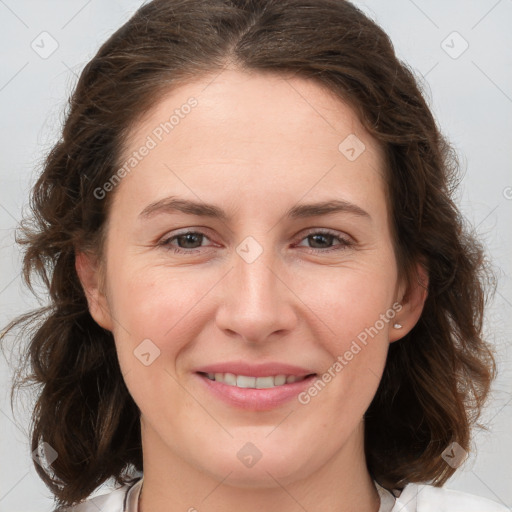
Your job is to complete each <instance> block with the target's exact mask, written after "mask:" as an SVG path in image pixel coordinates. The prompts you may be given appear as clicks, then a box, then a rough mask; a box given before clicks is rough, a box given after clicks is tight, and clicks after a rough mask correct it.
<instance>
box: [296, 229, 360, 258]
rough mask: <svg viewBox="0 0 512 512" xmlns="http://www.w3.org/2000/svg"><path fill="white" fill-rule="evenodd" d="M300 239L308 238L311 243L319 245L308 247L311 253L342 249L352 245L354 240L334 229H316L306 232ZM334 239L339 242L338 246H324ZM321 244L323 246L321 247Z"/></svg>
mask: <svg viewBox="0 0 512 512" xmlns="http://www.w3.org/2000/svg"><path fill="white" fill-rule="evenodd" d="M302 240H309V242H310V243H311V242H312V243H313V245H320V246H321V247H320V248H317V247H313V248H310V249H309V252H312V253H326V252H333V251H342V250H344V249H346V248H347V247H350V246H352V245H354V241H353V240H352V239H351V238H349V237H348V236H343V235H340V234H339V233H337V232H334V231H327V230H317V231H311V232H310V233H308V234H307V235H306V236H305V237H304V238H302ZM335 240H337V241H338V242H339V244H338V246H334V247H327V248H326V247H325V246H326V245H330V244H332V243H333V242H334V241H335ZM322 246H323V247H322Z"/></svg>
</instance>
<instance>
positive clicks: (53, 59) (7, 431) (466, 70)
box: [0, 0, 512, 512]
mask: <svg viewBox="0 0 512 512" xmlns="http://www.w3.org/2000/svg"><path fill="white" fill-rule="evenodd" d="M355 3H356V4H357V5H358V6H360V7H361V8H362V9H363V10H364V11H365V12H367V13H368V14H369V15H370V16H371V17H372V18H373V19H375V20H376V21H377V22H378V23H379V24H380V25H381V26H382V27H383V28H384V29H385V30H386V31H387V32H388V34H389V35H390V37H391V39H392V41H393V43H394V45H395V48H396V50H397V53H398V55H399V57H400V58H401V59H403V60H405V61H406V62H408V63H409V65H410V66H411V67H412V68H413V69H414V70H415V72H416V74H417V75H418V77H419V78H420V79H421V80H422V81H423V83H424V87H425V88H426V91H427V95H428V98H429V102H430V104H431V107H432V109H433V111H434V113H435V116H436V118H437V119H438V121H439V123H440V125H441V127H442V130H443V132H444V133H445V134H446V135H448V137H449V139H450V140H451V141H452V142H453V143H454V145H455V147H456V149H457V150H458V152H459V155H460V158H461V165H462V167H463V168H464V169H465V171H466V174H465V177H464V179H463V182H462V184H461V188H460V190H459V195H458V203H459V205H460V207H461V209H462V210H463V212H464V213H465V214H466V215H467V217H468V218H469V220H470V221H471V222H472V223H473V225H474V226H476V227H477V230H478V232H479V233H480V234H481V235H482V236H483V237H484V240H485V241H486V244H487V247H488V250H489V253H490V255H491V257H492V258H493V261H494V264H495V265H496V268H497V269H498V270H499V278H500V279H499V286H498V293H497V294H496V299H495V302H494V305H493V307H492V309H490V310H489V312H488V316H487V320H488V330H489V333H490V335H491V336H492V339H493V340H494V342H495V345H496V349H497V352H498V364H499V368H498V369H499V377H498V379H497V381H496V382H495V385H494V393H493V398H492V400H491V401H490V402H489V406H488V408H487V409H486V411H485V415H484V418H483V420H484V421H488V422H489V428H490V430H489V432H484V431H481V432H477V433H476V436H475V438H474V447H475V449H476V452H477V453H476V455H475V454H472V455H471V456H470V458H469V459H468V462H467V463H466V464H465V465H464V466H463V467H461V468H459V470H458V471H457V472H456V474H455V476H454V477H453V478H452V479H451V480H450V481H449V482H448V483H447V484H446V486H447V487H450V488H453V489H459V490H463V491H468V492H472V493H474V494H479V495H482V496H486V497H489V498H491V499H494V500H496V501H499V502H501V503H503V504H506V505H507V506H508V507H512V485H511V483H512V462H511V457H512V395H511V390H512V371H511V370H512V364H511V352H512V351H511V344H510V334H511V330H512V329H511V327H512V322H511V317H512V289H511V283H510V277H509V276H510V273H511V263H512V258H510V256H511V253H512V251H511V246H512V235H511V233H512V230H511V229H510V225H511V224H512V222H511V221H512V173H511V172H510V171H511V162H512V158H511V157H512V155H511V153H512V151H511V147H512V144H511V142H512V137H511V135H512V80H511V79H512V52H511V50H510V48H512V31H511V30H510V27H511V26H512V0H500V1H496V0H479V1H467V0H450V1H445V0H435V1H426V0H414V1H413V0H388V1H387V2H382V1H380V2H379V1H378V0H366V1H357V2H355ZM141 4H142V1H141V0H123V1H121V0H101V1H100V0H89V1H87V0H0V52H1V56H2V57H1V66H0V112H1V115H0V148H1V150H0V180H1V187H0V265H1V274H0V325H2V326H4V325H5V324H6V323H7V321H8V320H9V319H11V318H13V317H14V316H15V315H17V314H19V313H21V312H23V311H26V310H27V309H29V308H31V307H33V306H35V305H36V301H35V300H34V298H33V297H32V296H31V295H30V294H29V292H28V291H26V290H25V289H24V288H23V287H22V286H21V279H20V275H19V272H20V255H19V251H18V249H17V248H16V246H15V244H14V228H15V226H16V224H17V223H18V221H19V219H20V217H21V211H22V208H23V207H24V206H26V203H27V198H28V193H29V188H30V185H31V183H32V182H33V179H34V176H35V175H36V172H37V169H38V166H39V165H40V162H41V160H42V158H43V157H44V154H45V152H46V151H47V150H48V149H49V148H50V147H51V145H52V144H53V143H54V142H55V140H56V138H57V137H58V134H59V127H60V122H61V120H62V112H63V109H64V107H65V104H66V100H67V97H68V96H69V93H70V92H71V90H72V87H73V85H74V84H75V82H76V78H77V75H78V74H79V72H80V71H81V69H82V67H83V66H84V65H85V64H86V62H87V61H88V60H89V59H90V58H91V57H92V56H93V55H94V53H95V51H96V50H97V48H98V47H99V45H100V44H101V43H102V42H103V41H104V40H105V39H106V38H107V37H108V36H109V35H110V34H111V33H112V32H113V31H114V30H115V29H117V28H118V27H119V26H120V25H122V24H123V23H124V22H125V21H126V20H127V19H128V18H129V16H130V15H131V13H133V11H134V10H135V9H136V8H137V7H138V6H140V5H141ZM43 31H46V32H48V33H49V34H51V36H52V38H54V39H55V40H56V41H57V43H58V48H57V49H56V51H55V52H54V53H53V54H52V55H51V56H49V57H47V58H42V57H41V56H40V55H39V54H38V53H36V51H34V50H33V49H32V47H31V43H32V41H34V40H35V41H36V43H37V44H39V46H40V47H42V43H41V37H46V38H47V39H46V40H45V46H44V48H45V50H43V48H41V49H40V50H39V51H40V52H42V51H48V50H49V49H51V46H50V43H51V42H50V40H49V39H48V36H40V34H41V33H42V32H43ZM454 31H456V32H458V34H460V36H458V35H456V34H455V35H453V34H452V33H453V32H454ZM443 41H444V43H443ZM465 41H466V42H467V44H468V45H469V46H468V48H467V50H466V51H464V53H462V54H461V55H458V54H459V53H460V52H461V50H463V49H464V47H465V45H466V43H465ZM445 50H446V51H445ZM447 52H448V53H447ZM450 53H451V55H450ZM45 57H46V55H45ZM454 57H457V58H454ZM507 226H508V227H507ZM10 375H11V374H10V370H8V368H7V366H6V364H5V361H4V359H3V358H0V385H1V388H0V390H1V392H0V432H1V438H0V439H1V445H0V512H3V511H9V512H16V511H31V510H33V511H44V510H51V508H52V501H51V499H50V493H49V491H48V489H46V487H45V486H44V485H43V484H42V483H41V481H40V480H39V478H38V477H37V475H36V473H35V470H34V468H33V467H32V461H31V458H30V450H29V444H28V441H27V439H26V437H25V434H24V432H25V431H26V429H27V426H28V419H27V418H28V416H27V412H26V411H23V409H20V410H19V411H18V415H17V416H16V418H17V422H16V420H14V419H13V414H12V412H11V409H10V405H9V402H8V385H9V379H10ZM102 490H103V492H104V491H105V488H104V489H102Z"/></svg>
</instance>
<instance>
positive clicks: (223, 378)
mask: <svg viewBox="0 0 512 512" xmlns="http://www.w3.org/2000/svg"><path fill="white" fill-rule="evenodd" d="M207 376H208V378H209V379H210V380H215V381H217V382H222V383H223V384H227V385H228V386H236V387H238V388H256V389H262V388H273V387H275V386H282V385H283V384H290V383H292V382H295V381H297V380H302V379H304V378H305V377H297V376H296V375H288V376H287V375H273V376H269V377H248V376H247V375H235V374H233V373H208V374H207Z"/></svg>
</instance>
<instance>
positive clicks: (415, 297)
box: [389, 263, 428, 343]
mask: <svg viewBox="0 0 512 512" xmlns="http://www.w3.org/2000/svg"><path fill="white" fill-rule="evenodd" d="M416 269H417V271H416V278H415V279H413V280H412V282H411V283H410V284H409V286H408V287H407V289H406V291H405V293H404V294H403V297H402V299H401V300H400V301H399V302H400V304H401V305H402V309H401V310H400V311H399V312H397V314H396V316H395V318H394V320H393V324H392V326H391V329H390V331H389V341H390V343H391V342H393V341H397V340H399V339H401V338H403V337H404V336H405V335H406V334H407V333H409V332H410V331H411V330H412V328H413V327H414V326H415V325H416V323H417V322H418V320H419V319H420V316H421V313H422V312H423V307H424V306H425V301H426V300H427V296H428V274H427V271H426V270H425V267H424V266H423V265H421V264H420V263H418V264H417V267H416Z"/></svg>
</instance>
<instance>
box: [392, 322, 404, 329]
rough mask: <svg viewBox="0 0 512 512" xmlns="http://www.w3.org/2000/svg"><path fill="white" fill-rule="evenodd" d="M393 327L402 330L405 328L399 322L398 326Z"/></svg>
mask: <svg viewBox="0 0 512 512" xmlns="http://www.w3.org/2000/svg"><path fill="white" fill-rule="evenodd" d="M393 327H394V328H395V329H401V328H402V327H403V326H402V324H399V323H398V322H397V323H396V324H394V325H393Z"/></svg>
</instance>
